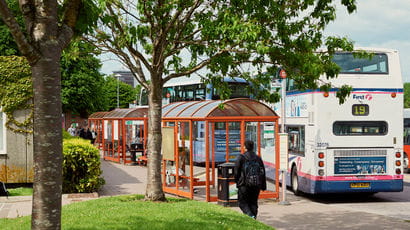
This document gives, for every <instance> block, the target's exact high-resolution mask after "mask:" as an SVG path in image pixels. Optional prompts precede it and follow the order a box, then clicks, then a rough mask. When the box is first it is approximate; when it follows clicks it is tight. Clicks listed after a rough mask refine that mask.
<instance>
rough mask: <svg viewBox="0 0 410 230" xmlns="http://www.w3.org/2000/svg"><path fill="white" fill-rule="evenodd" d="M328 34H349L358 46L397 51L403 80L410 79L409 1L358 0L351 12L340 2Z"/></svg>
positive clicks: (327, 31)
mask: <svg viewBox="0 0 410 230" xmlns="http://www.w3.org/2000/svg"><path fill="white" fill-rule="evenodd" d="M326 34H327V35H338V36H347V37H349V38H350V39H351V40H353V41H354V42H355V45H356V46H364V47H381V48H391V49H396V50H398V51H399V52H400V59H401V67H402V75H403V79H404V80H405V81H410V65H408V64H407V63H410V1H408V0H358V1H357V12H355V13H353V14H350V15H349V14H348V13H347V12H346V9H345V8H343V7H341V6H340V5H339V6H338V11H337V19H336V20H335V21H334V22H332V23H331V24H330V25H329V27H328V28H327V29H326Z"/></svg>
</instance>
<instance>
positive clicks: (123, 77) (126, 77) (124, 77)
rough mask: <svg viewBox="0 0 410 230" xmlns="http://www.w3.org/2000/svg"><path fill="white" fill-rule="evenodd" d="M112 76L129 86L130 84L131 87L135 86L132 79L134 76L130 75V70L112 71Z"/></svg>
mask: <svg viewBox="0 0 410 230" xmlns="http://www.w3.org/2000/svg"><path fill="white" fill-rule="evenodd" d="M113 74H114V77H118V79H119V80H120V81H122V82H124V83H126V84H128V85H130V86H132V88H135V80H134V76H133V75H132V73H131V72H130V71H128V70H127V71H124V70H122V71H113Z"/></svg>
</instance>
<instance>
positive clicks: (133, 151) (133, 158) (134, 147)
mask: <svg viewBox="0 0 410 230" xmlns="http://www.w3.org/2000/svg"><path fill="white" fill-rule="evenodd" d="M130 153H131V161H132V164H136V163H137V156H136V155H137V144H131V149H130Z"/></svg>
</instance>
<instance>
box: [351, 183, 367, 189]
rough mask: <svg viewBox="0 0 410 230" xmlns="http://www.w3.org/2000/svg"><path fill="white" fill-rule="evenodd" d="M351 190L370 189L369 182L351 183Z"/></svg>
mask: <svg viewBox="0 0 410 230" xmlns="http://www.w3.org/2000/svg"><path fill="white" fill-rule="evenodd" d="M350 188H370V183H369V182H359V183H350Z"/></svg>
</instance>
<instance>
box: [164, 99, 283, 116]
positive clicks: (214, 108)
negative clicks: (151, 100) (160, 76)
mask: <svg viewBox="0 0 410 230" xmlns="http://www.w3.org/2000/svg"><path fill="white" fill-rule="evenodd" d="M221 104H222V105H223V108H221V106H220V105H221ZM235 116H247V117H255V116H277V114H276V113H275V112H274V111H273V110H272V109H271V108H269V107H268V106H267V105H265V104H264V103H261V102H259V101H255V100H252V99H248V98H235V99H230V100H226V101H221V100H206V101H188V102H186V101H185V102H175V103H171V104H168V105H165V106H163V107H162V117H163V118H207V117H235Z"/></svg>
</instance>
